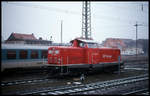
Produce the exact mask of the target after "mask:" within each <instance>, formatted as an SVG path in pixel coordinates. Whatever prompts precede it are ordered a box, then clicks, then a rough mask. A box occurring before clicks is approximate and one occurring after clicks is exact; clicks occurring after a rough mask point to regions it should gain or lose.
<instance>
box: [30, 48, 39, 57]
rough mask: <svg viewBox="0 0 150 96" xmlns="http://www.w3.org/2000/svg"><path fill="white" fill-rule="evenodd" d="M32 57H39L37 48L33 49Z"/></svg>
mask: <svg viewBox="0 0 150 96" xmlns="http://www.w3.org/2000/svg"><path fill="white" fill-rule="evenodd" d="M31 59H38V51H36V50H32V51H31Z"/></svg>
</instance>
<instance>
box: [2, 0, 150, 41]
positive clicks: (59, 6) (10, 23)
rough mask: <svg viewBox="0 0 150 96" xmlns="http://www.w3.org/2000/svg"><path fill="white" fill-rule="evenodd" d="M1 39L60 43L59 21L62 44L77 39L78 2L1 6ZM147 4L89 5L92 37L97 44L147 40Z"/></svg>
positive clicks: (80, 8)
mask: <svg viewBox="0 0 150 96" xmlns="http://www.w3.org/2000/svg"><path fill="white" fill-rule="evenodd" d="M1 7H2V8H1V9H2V33H1V35H2V39H4V40H6V39H7V38H8V37H9V36H10V34H11V33H12V32H16V33H24V34H32V33H34V35H35V37H36V38H37V39H38V38H39V37H42V38H43V39H44V40H50V36H52V40H53V42H56V43H60V42H61V39H60V32H61V20H62V21H63V43H67V42H69V41H70V40H72V39H74V38H76V37H80V36H81V33H82V30H81V27H82V2H77V1H76V2H73V1H72V2H67V1H65V2H33V1H30V2H23V1H21V2H2V6H1ZM148 8H149V4H148V2H146V1H145V2H100V1H99V2H98V1H95V2H91V27H92V37H93V39H94V40H95V41H97V42H100V43H101V42H102V41H103V40H105V39H106V38H126V39H134V40H135V38H136V31H135V26H134V25H135V24H136V21H137V22H138V24H142V26H139V27H138V39H139V38H140V39H148V34H149V33H148V32H149V27H148V24H149V22H148V21H149V20H148V19H149V18H148V15H149V13H148V12H149V9H148Z"/></svg>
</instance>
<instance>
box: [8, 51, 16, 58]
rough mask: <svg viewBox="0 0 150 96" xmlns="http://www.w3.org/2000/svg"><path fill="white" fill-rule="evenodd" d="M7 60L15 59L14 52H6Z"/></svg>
mask: <svg viewBox="0 0 150 96" xmlns="http://www.w3.org/2000/svg"><path fill="white" fill-rule="evenodd" d="M7 59H16V51H15V50H14V51H13V50H8V51H7Z"/></svg>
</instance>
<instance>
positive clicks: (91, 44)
mask: <svg viewBox="0 0 150 96" xmlns="http://www.w3.org/2000/svg"><path fill="white" fill-rule="evenodd" d="M87 46H88V48H98V45H97V44H96V43H87Z"/></svg>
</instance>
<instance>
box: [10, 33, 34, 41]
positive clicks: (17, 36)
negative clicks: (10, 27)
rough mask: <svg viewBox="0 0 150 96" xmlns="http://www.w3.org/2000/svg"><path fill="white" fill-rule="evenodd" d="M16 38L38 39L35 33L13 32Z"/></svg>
mask: <svg viewBox="0 0 150 96" xmlns="http://www.w3.org/2000/svg"><path fill="white" fill-rule="evenodd" d="M11 35H12V36H13V37H14V38H15V39H23V40H37V39H36V38H35V37H34V35H33V34H20V33H12V34H11Z"/></svg>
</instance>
